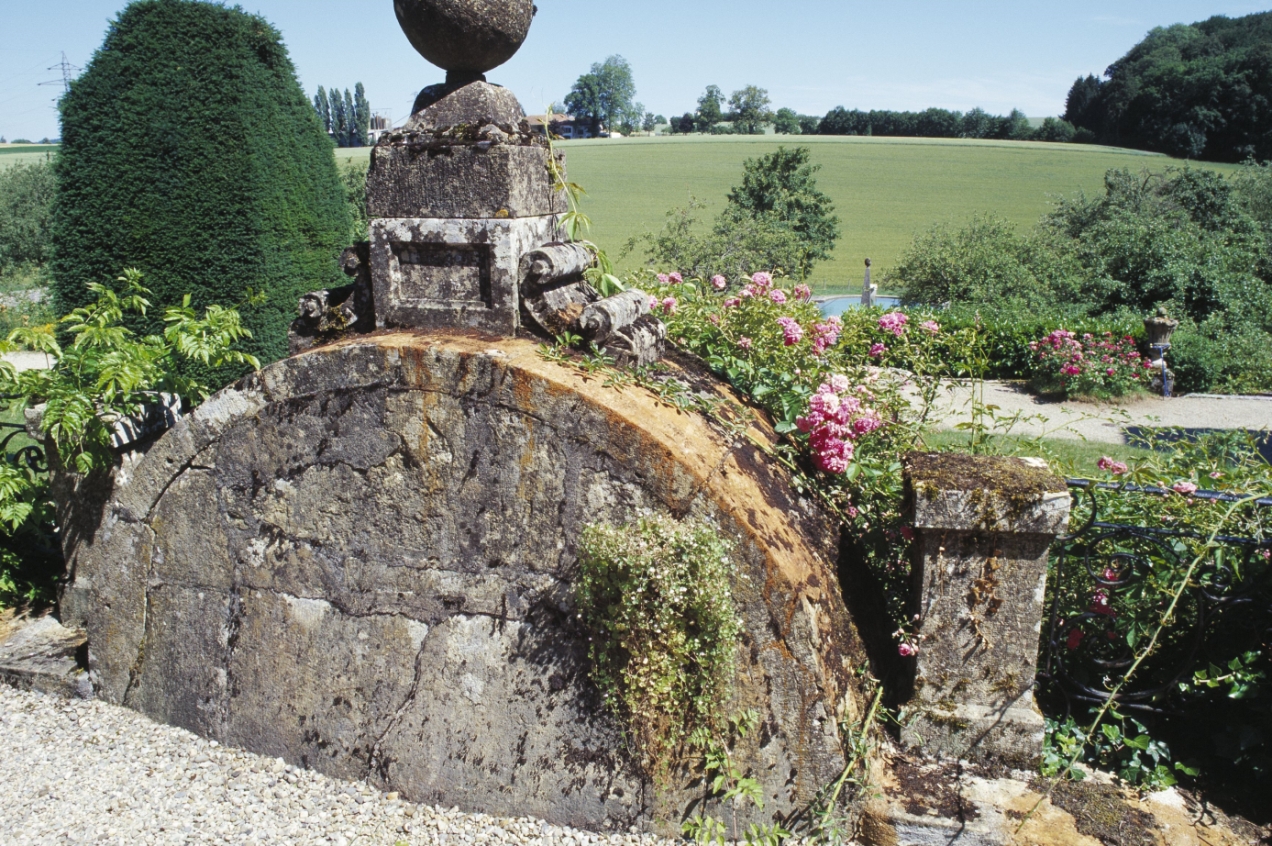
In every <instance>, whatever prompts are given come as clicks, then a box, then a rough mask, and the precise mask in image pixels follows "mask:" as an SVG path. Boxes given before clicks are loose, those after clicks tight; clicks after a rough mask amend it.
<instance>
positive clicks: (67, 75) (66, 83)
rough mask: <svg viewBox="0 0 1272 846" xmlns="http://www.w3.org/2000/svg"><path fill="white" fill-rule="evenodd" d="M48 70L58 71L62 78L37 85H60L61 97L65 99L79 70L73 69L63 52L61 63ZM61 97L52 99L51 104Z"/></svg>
mask: <svg viewBox="0 0 1272 846" xmlns="http://www.w3.org/2000/svg"><path fill="white" fill-rule="evenodd" d="M48 70H51V71H55V70H60V71H61V72H62V78H61V79H50V80H48V81H47V82H41V83H39V84H40V85H61V86H62V97H65V96H66V95H67V94H68V93H70V90H71V80H72V79H74V78H75V74H77V73H79V72H80V69H79V68H77V67H75V65H73V64H71V63H70V62H69V61H67V59H66V53H65V51H63V53H62V61H60V62H58V63H57V64H56V65H53V66H52V67H50V68H48ZM62 97H55V98H53V102H57V101H58V100H61V99H62Z"/></svg>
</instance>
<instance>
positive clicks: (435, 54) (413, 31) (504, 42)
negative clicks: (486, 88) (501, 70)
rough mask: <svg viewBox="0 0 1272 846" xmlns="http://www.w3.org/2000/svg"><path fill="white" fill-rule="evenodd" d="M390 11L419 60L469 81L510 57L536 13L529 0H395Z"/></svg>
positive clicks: (517, 47)
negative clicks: (419, 57) (394, 13)
mask: <svg viewBox="0 0 1272 846" xmlns="http://www.w3.org/2000/svg"><path fill="white" fill-rule="evenodd" d="M393 9H394V11H395V12H397V18H398V23H399V24H401V26H402V31H403V32H404V33H406V37H407V38H408V39H410V42H411V45H412V46H413V47H414V48H415V49H416V50H418V51H419V53H420V55H422V56H423V57H424V58H426V59H428V60H429V61H430V62H432V63H433V64H435V65H437V66H438V67H440V68H442V69H443V70H446V71H447V72H449V74H450V75H451V77H452V78H457V77H458V78H462V77H471V78H472V79H480V78H481V75H482V74H484V73H485V72H486V71H488V70H491V69H492V68H497V67H499V66H500V65H502V64H503V63H504V62H506V61H508V60H509V59H511V58H512V57H513V55H514V54H515V53H516V52H517V50H518V49H519V48H520V47H521V44H522V42H523V41H525V40H526V34H527V33H528V32H529V31H530V21H531V20H532V19H533V18H534V13H535V11H536V10H535V7H534V3H533V2H532V0H393Z"/></svg>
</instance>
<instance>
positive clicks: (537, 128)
mask: <svg viewBox="0 0 1272 846" xmlns="http://www.w3.org/2000/svg"><path fill="white" fill-rule="evenodd" d="M526 121H527V122H528V123H529V124H530V129H531V131H534V132H543V131H544V127H545V126H546V125H547V122H548V116H547V115H530V116H529V117H527V118H526ZM552 134H553V135H557V136H559V137H561V138H565V139H567V140H571V139H575V138H591V137H592V127H591V126H589V125H588V124H587V123H586V122H583V121H576V120H575V119H574V118H572V117H570V116H569V115H553V116H552Z"/></svg>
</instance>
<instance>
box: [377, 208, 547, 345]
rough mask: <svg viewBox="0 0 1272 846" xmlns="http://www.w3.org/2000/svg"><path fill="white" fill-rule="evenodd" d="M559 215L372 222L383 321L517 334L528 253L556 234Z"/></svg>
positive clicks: (384, 324)
mask: <svg viewBox="0 0 1272 846" xmlns="http://www.w3.org/2000/svg"><path fill="white" fill-rule="evenodd" d="M554 220H555V219H554V218H551V217H532V218H525V219H519V220H511V219H509V220H500V219H485V220H481V219H478V220H465V219H437V218H431V219H430V218H413V219H404V218H384V219H380V220H373V221H371V279H372V284H373V286H374V289H375V302H376V327H377V328H380V329H383V328H385V327H392V326H410V327H415V328H421V329H440V328H448V327H450V328H464V329H477V330H479V331H485V332H491V333H494V334H499V335H511V334H513V333H514V332H516V331H517V328H518V327H519V326H520V325H521V323H520V298H519V288H518V272H519V266H520V263H521V257H522V256H523V255H525V254H526V253H528V252H530V251H531V250H534V249H537V248H538V247H539V246H540V245H542V244H545V243H547V242H548V241H551V240H552V236H553V232H554V229H555V227H554Z"/></svg>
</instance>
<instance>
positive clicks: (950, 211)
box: [336, 136, 1235, 292]
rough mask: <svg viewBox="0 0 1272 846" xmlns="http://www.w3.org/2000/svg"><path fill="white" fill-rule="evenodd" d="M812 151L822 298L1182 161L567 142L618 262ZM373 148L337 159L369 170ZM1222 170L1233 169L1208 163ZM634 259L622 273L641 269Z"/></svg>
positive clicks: (814, 141) (938, 149)
mask: <svg viewBox="0 0 1272 846" xmlns="http://www.w3.org/2000/svg"><path fill="white" fill-rule="evenodd" d="M782 145H785V146H788V147H790V146H796V145H803V146H807V147H809V148H810V149H811V151H812V158H813V161H814V162H815V163H816V164H819V165H821V167H822V169H821V172H820V173H819V174H818V176H817V182H818V186H819V187H820V188H821V190H823V191H825V192H826V193H827V194H829V195H830V196H831V198H832V199H833V200H834V202H835V208H836V212H837V213H838V215H839V217H840V219H841V221H842V230H843V235H842V237H841V238H840V241H839V244H838V246H837V248H836V250H835V257H834V259H833V260H832V261H829V262H825V263H823V264H821V265H819V266H818V268H817V269H816V270H815V271H814V277H815V282H816V287H817V288H818V289H819V290H821V291H823V292H831V291H835V290H846V289H850V290H853V291H856V290H859V289H860V285H861V276H862V271H863V264H864V260H865V258H866V257H867V256H868V257H870V258H871V259H872V260H873V261H874V265H875V270H876V279H877V278H878V272H879V271H881V270H882V271H886V270H887V269H888V268H889V267H890V266H891V265H892V264H894V263H895V262H896V260H897V257H898V256H899V255H900V253H901V252H902V250H904V249H905V247H906V246H907V245H908V244H909V243H910V241H911V240H912V239H913V237H914V235H915V234H916V233H919V232H922V231H924V230H926V229H928V228H929V227H930V226H932V225H934V224H938V223H953V224H960V223H962V222H964V221H966V220H967V219H968V218H969V217H971V216H972V215H973V214H975V213H977V212H985V211H993V212H995V213H997V214H998V215H1000V216H1002V217H1004V218H1006V219H1007V220H1009V221H1012V222H1013V223H1017V224H1019V225H1021V226H1031V225H1033V224H1034V223H1036V222H1037V220H1038V218H1039V217H1040V216H1041V215H1043V214H1044V213H1046V212H1047V210H1048V209H1049V208H1050V203H1051V201H1052V199H1053V198H1054V197H1057V196H1061V195H1066V194H1071V193H1075V192H1077V191H1079V190H1085V191H1087V192H1088V193H1092V192H1100V191H1102V186H1103V178H1104V173H1105V171H1107V170H1109V169H1110V168H1119V167H1127V168H1131V169H1132V170H1141V169H1143V168H1150V169H1153V170H1159V169H1162V168H1165V167H1168V166H1171V165H1182V164H1183V162H1180V161H1176V160H1173V159H1169V158H1166V157H1165V156H1161V155H1156V154H1151V153H1142V152H1139V151H1136V150H1124V149H1118V148H1113V147H1094V146H1085V145H1078V144H1046V143H1039V142H1021V141H972V140H960V139H924V138H860V137H829V136H782V137H778V136H723V137H721V136H689V137H671V138H661V137H660V138H630V139H613V140H610V139H596V140H588V141H565V142H560V143H559V144H558V146H559V147H560V148H561V149H562V150H565V151H566V153H567V157H568V165H569V173H570V179H571V180H572V181H574V182H577V183H579V184H580V185H582V186H583V188H584V189H585V190H586V191H587V193H588V196H587V199H586V200H585V201H584V206H583V210H584V212H586V213H587V214H588V215H589V216H590V217H591V218H592V224H593V227H592V240H594V241H595V242H596V243H598V244H600V245H601V246H602V247H603V248H605V249H606V250H607V251H609V252H610V254H611V256H614V257H616V256H617V255H618V253H619V252H620V251H621V249H622V247H623V245H624V244H625V243H626V241H627V239H628V238H630V237H632V236H633V235H639V234H641V233H642V232H646V231H651V230H657V229H658V228H660V227H661V226H662V223H663V220H664V215H665V214H666V212H667V211H668V210H669V209H671V208H673V207H675V206H684V205H686V204H687V203H688V202H689V199H690V198H691V197H696V198H697V199H698V200H700V201H702V202H704V203H705V204H706V206H707V208H705V209H704V210H703V212H702V215H701V218H702V219H703V220H704V221H709V220H710V219H711V218H712V217H713V216H714V215H715V213H716V212H717V211H718V210H719V209H720V208H721V207H722V206H723V205H724V198H725V195H726V194H727V193H728V191H729V188H730V187H731V186H732V185H733V184H735V183H736V182H738V181H739V180H740V178H741V173H742V163H743V161H745V160H746V159H748V158H755V157H756V156H760V155H764V154H765V153H769V152H771V151H773V150H775V149H776V148H777V147H778V146H782ZM368 153H369V151H368V150H367V149H365V148H363V149H357V150H337V151H336V155H337V157H338V158H340V159H343V160H353V161H365V160H366V159H367V156H368ZM1204 166H1205V167H1213V168H1215V169H1217V170H1221V171H1224V172H1231V171H1233V170H1234V169H1235V166H1233V165H1210V164H1206V165H1204ZM642 258H643V256H642V255H641V254H634V255H629V256H627V257H626V258H625V259H623V260H622V261H621V262H620V263H619V268H620V270H630V269H633V268H635V267H638V266H639V265H640V263H641V260H642Z"/></svg>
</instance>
